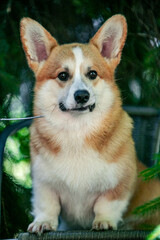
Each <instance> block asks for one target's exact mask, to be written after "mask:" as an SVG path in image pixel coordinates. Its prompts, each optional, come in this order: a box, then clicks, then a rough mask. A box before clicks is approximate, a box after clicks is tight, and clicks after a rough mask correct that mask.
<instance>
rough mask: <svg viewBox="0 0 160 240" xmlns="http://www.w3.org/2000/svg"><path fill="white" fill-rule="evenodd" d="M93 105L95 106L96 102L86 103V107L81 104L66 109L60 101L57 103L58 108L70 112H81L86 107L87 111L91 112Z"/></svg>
mask: <svg viewBox="0 0 160 240" xmlns="http://www.w3.org/2000/svg"><path fill="white" fill-rule="evenodd" d="M95 106H96V104H95V103H94V104H92V105H88V106H86V107H83V106H82V107H77V108H71V109H67V108H66V107H65V105H64V104H63V103H62V102H60V103H59V108H60V109H61V110H62V111H63V112H70V111H74V112H75V111H78V112H83V111H86V110H87V109H89V111H90V112H92V111H93V110H94V108H95Z"/></svg>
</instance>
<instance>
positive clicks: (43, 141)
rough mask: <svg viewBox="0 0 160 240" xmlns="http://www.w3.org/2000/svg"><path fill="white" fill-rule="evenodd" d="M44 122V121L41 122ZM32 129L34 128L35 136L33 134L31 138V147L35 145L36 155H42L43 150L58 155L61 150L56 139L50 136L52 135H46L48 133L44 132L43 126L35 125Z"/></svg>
mask: <svg viewBox="0 0 160 240" xmlns="http://www.w3.org/2000/svg"><path fill="white" fill-rule="evenodd" d="M41 122H42V121H41ZM32 128H34V134H32V138H31V146H32V145H33V147H34V150H35V152H36V153H40V150H41V149H42V148H44V149H48V150H49V151H50V152H51V153H52V154H54V155H57V154H58V153H59V152H60V150H61V148H60V146H59V145H58V144H57V143H56V140H55V138H54V137H53V135H52V137H51V136H50V134H49V133H48V134H46V131H45V132H44V131H43V124H41V123H40V121H39V124H33V126H32Z"/></svg>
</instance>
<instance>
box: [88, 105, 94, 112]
mask: <svg viewBox="0 0 160 240" xmlns="http://www.w3.org/2000/svg"><path fill="white" fill-rule="evenodd" d="M94 108H95V104H93V105H90V106H89V110H90V112H92V111H93V109H94Z"/></svg>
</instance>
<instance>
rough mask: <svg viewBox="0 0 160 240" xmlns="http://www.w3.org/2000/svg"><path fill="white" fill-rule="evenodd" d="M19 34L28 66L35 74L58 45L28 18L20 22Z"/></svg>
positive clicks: (36, 23) (48, 34) (45, 31)
mask: <svg viewBox="0 0 160 240" xmlns="http://www.w3.org/2000/svg"><path fill="white" fill-rule="evenodd" d="M20 33H21V41H22V44H23V49H24V51H25V54H26V57H27V60H28V64H29V66H30V67H31V69H32V70H33V71H34V72H35V73H36V72H37V70H38V68H39V65H40V63H41V62H44V61H45V60H46V59H47V58H48V57H49V55H50V53H51V50H52V49H53V48H54V47H55V46H56V45H58V44H57V42H56V40H55V39H54V38H53V37H52V36H51V35H50V33H49V32H47V30H45V29H44V28H43V27H42V26H41V25H40V24H39V23H38V22H36V21H34V20H32V19H30V18H23V19H22V20H21V24H20Z"/></svg>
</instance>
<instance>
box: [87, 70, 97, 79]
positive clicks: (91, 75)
mask: <svg viewBox="0 0 160 240" xmlns="http://www.w3.org/2000/svg"><path fill="white" fill-rule="evenodd" d="M87 77H88V78H89V79H91V80H94V79H96V77H97V72H96V71H89V72H88V73H87Z"/></svg>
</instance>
